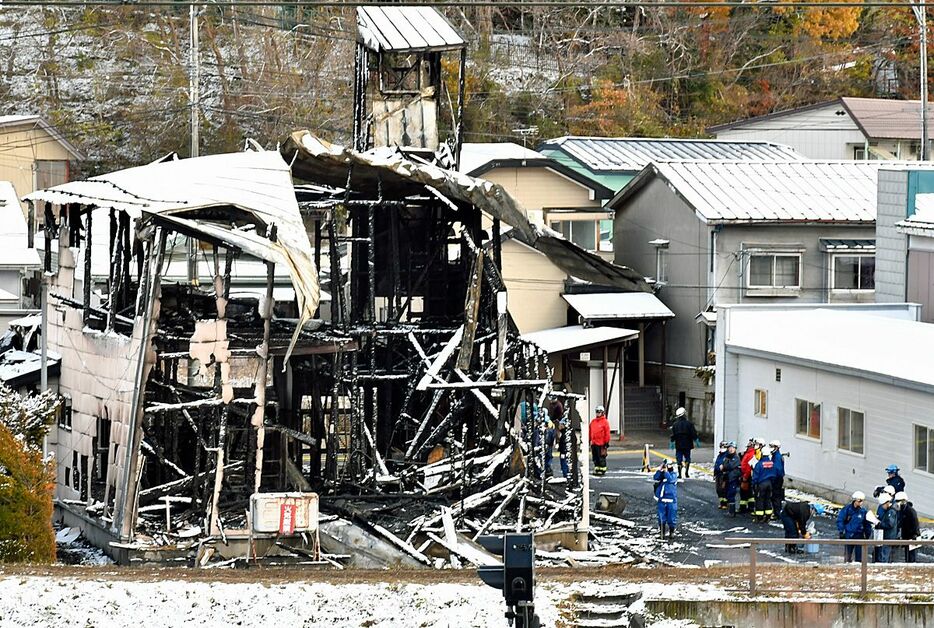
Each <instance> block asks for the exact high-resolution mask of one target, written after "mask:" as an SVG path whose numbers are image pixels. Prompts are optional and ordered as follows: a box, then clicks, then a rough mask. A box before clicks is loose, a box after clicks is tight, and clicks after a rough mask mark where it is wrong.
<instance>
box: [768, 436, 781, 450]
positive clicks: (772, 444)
mask: <svg viewBox="0 0 934 628" xmlns="http://www.w3.org/2000/svg"><path fill="white" fill-rule="evenodd" d="M781 446H782V444H781V442H780V441H779V440H778V439H777V438H776V439H775V440H773V441H770V442H769V447H771V448H772V449H778V448H779V447H781Z"/></svg>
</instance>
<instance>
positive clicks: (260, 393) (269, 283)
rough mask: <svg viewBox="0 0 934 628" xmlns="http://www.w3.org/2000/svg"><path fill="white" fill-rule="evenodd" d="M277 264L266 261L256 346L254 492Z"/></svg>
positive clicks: (260, 471)
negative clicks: (259, 336)
mask: <svg viewBox="0 0 934 628" xmlns="http://www.w3.org/2000/svg"><path fill="white" fill-rule="evenodd" d="M269 240H270V241H272V242H275V241H276V240H277V237H276V225H270V227H269ZM275 272H276V265H275V264H274V263H273V262H266V301H265V303H264V305H263V310H264V311H263V312H261V314H262V316H263V344H262V345H260V346H259V347H257V348H256V353H257V355H259V358H260V363H259V368H258V369H257V371H256V412H255V413H254V414H253V419H252V424H253V427H255V428H256V470H255V476H254V480H253V490H254V492H257V493H258V492H259V489H260V485H261V484H262V480H263V445H264V443H265V440H266V428H265V427H264V426H263V423H264V421H265V420H266V377H267V376H268V374H269V336H270V334H271V332H272V310H273V296H272V289H273V286H274V281H275Z"/></svg>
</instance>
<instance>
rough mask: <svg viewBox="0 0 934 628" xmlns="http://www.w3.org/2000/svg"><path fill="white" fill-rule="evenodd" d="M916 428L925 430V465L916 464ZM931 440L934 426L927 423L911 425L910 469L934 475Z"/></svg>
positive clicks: (933, 452) (933, 434)
mask: <svg viewBox="0 0 934 628" xmlns="http://www.w3.org/2000/svg"><path fill="white" fill-rule="evenodd" d="M918 430H925V432H926V435H925V442H926V444H927V447H926V450H927V451H926V452H925V454H926V455H925V458H926V459H925V466H924V467H919V466H918ZM932 440H934V427H928V426H927V425H918V424H917V423H913V424H912V425H911V469H912V471H914V472H915V473H924V474H925V475H934V450H932V447H931V445H932Z"/></svg>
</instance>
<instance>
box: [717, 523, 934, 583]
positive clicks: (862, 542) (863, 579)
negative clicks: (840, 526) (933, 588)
mask: <svg viewBox="0 0 934 628" xmlns="http://www.w3.org/2000/svg"><path fill="white" fill-rule="evenodd" d="M723 542H724V543H726V544H728V545H746V544H749V594H750V595H755V594H756V590H757V586H756V584H757V583H756V552H758V551H759V546H760V545H801V544H802V543H808V544H814V545H856V546H859V547H861V548H862V550H861V551H860V553H861V555H862V556H861V558H860V585H859V594H860V595H866V594H867V593H868V592H869V586H868V585H869V582H868V574H867V569H868V566H869V551H870V550H871V549H872V548H874V547H881V546H883V545H890V546H895V547H901V546H905V545H921V546H927V547H930V546H932V545H934V540H925V539H915V540H912V541H904V540H901V539H891V540H879V541H877V540H875V539H818V538H810V539H784V538H774V537H773V538H767V539H761V538H759V539H756V538H753V539H744V538H735V537H731V538H726V539H723ZM839 592H840V591H839V590H834V591H825V593H839ZM898 593H905V594H912V593H930V590H927V591H902V590H899V591H898Z"/></svg>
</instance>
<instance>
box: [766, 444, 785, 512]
mask: <svg viewBox="0 0 934 628" xmlns="http://www.w3.org/2000/svg"><path fill="white" fill-rule="evenodd" d="M769 447H771V448H772V462H774V463H775V479H773V480H772V512H773V513H774V515H773V516H774V517H775V518H776V519H778V518H779V513H781V511H782V502H783V501H785V454H783V453H782V452H781V447H782V444H781V442H780V441H778V440H773V441H771V442H770V443H769Z"/></svg>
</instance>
